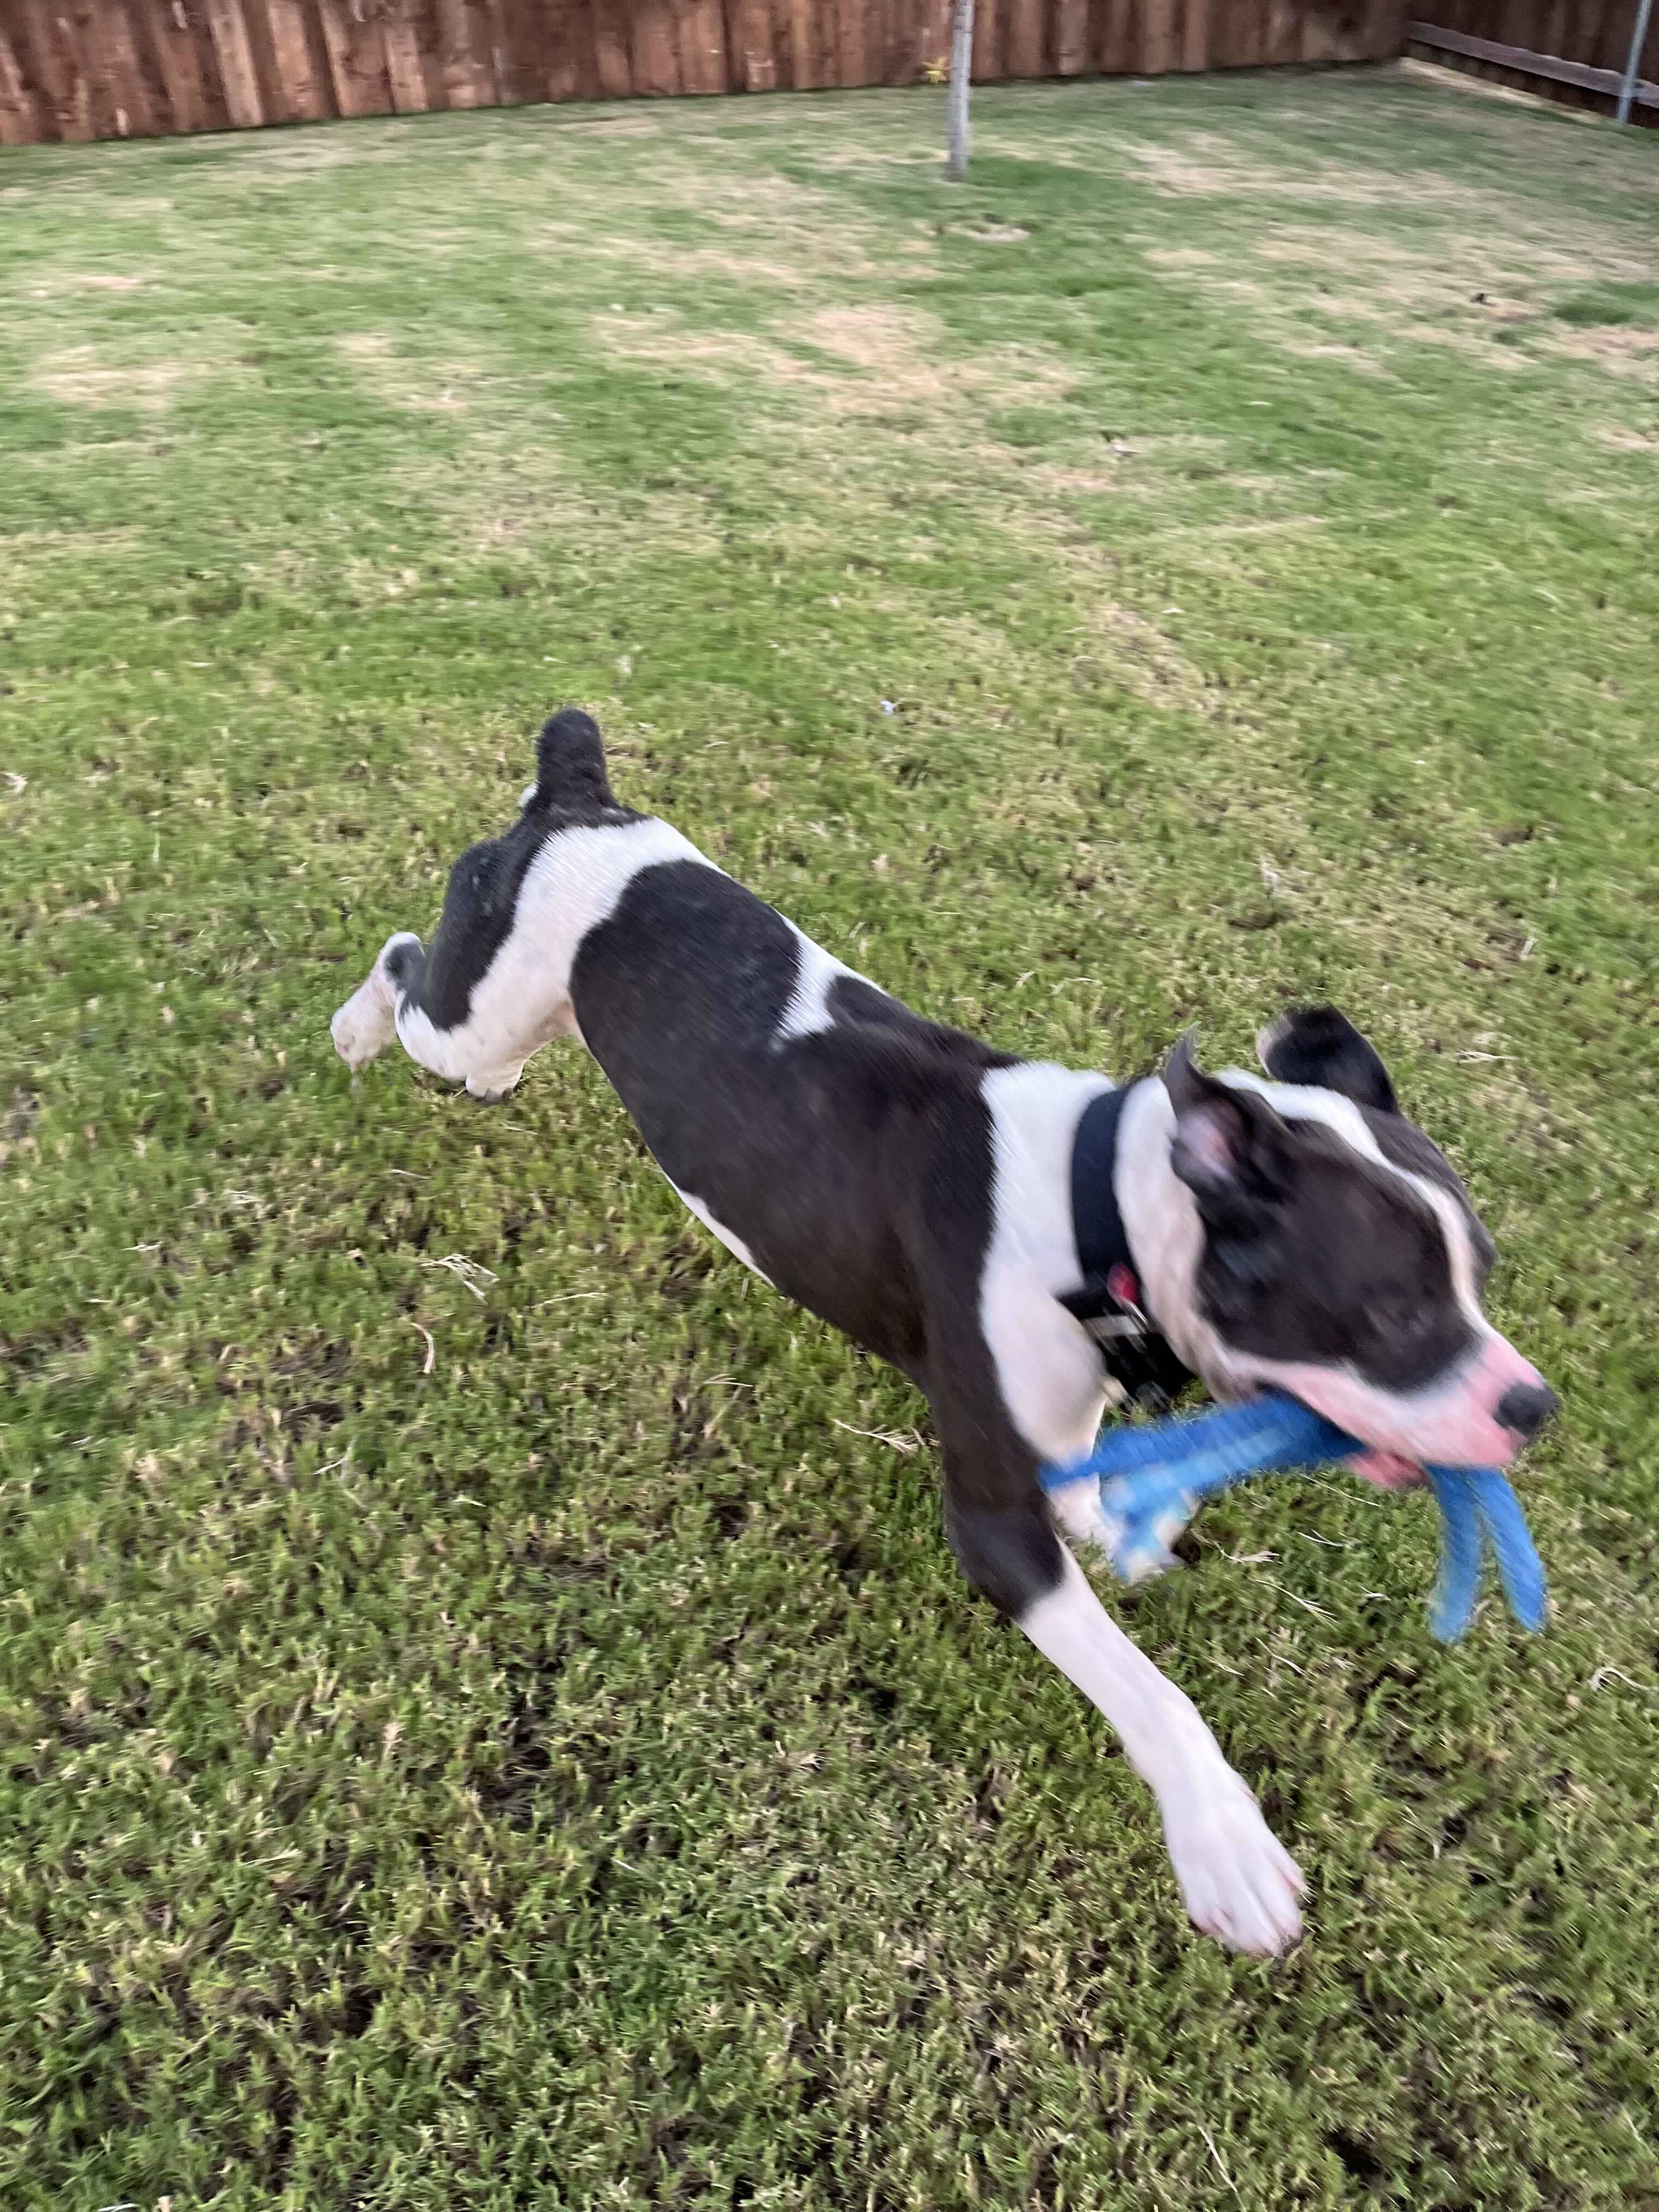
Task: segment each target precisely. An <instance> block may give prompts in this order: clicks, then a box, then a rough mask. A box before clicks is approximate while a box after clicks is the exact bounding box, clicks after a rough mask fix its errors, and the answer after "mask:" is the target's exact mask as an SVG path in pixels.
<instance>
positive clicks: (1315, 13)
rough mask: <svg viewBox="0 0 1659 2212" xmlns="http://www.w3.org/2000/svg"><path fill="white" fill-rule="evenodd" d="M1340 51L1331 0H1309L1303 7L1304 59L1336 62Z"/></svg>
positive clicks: (1307, 60) (1306, 60)
mask: <svg viewBox="0 0 1659 2212" xmlns="http://www.w3.org/2000/svg"><path fill="white" fill-rule="evenodd" d="M1340 52H1341V48H1340V46H1339V44H1338V43H1337V37H1336V26H1335V23H1334V21H1333V15H1332V8H1331V0H1308V4H1307V5H1305V6H1304V8H1303V9H1302V58H1303V60H1304V62H1334V61H1335V60H1336V58H1337V57H1338V56H1339V54H1340Z"/></svg>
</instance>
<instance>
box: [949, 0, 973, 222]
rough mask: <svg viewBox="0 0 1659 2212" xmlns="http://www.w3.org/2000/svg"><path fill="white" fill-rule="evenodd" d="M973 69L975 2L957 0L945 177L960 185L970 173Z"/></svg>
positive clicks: (952, 42)
mask: <svg viewBox="0 0 1659 2212" xmlns="http://www.w3.org/2000/svg"><path fill="white" fill-rule="evenodd" d="M973 68H974V0H956V9H955V16H954V20H953V21H952V23H951V141H950V149H949V151H948V152H947V153H946V155H945V175H946V176H947V177H949V178H951V180H952V181H953V182H954V183H956V184H960V183H961V182H962V180H963V178H964V177H965V176H966V175H967V173H968V80H969V77H970V76H972V74H973Z"/></svg>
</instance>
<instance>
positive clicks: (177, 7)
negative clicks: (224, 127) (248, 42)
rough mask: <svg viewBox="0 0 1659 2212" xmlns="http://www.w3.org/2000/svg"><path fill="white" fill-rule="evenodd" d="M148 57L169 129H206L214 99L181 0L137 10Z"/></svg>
mask: <svg viewBox="0 0 1659 2212" xmlns="http://www.w3.org/2000/svg"><path fill="white" fill-rule="evenodd" d="M141 15H142V19H143V33H144V37H145V39H146V40H147V41H148V43H149V53H150V60H151V62H152V64H153V65H154V67H155V74H156V76H157V78H158V79H159V81H160V83H161V104H162V105H164V106H165V107H166V110H167V129H168V130H169V131H210V130H211V129H212V128H213V125H214V121H215V112H214V110H215V106H216V102H215V100H214V99H213V98H212V96H211V94H210V89H209V85H210V79H211V76H212V74H213V73H212V72H211V71H206V72H205V73H204V67H203V61H202V52H201V48H200V46H198V44H197V40H196V38H195V35H194V33H192V31H191V24H190V17H189V15H188V14H187V13H186V11H185V4H184V0H160V4H158V5H152V6H149V7H146V8H144V9H142V10H141Z"/></svg>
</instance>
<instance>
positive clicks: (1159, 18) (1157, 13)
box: [1138, 0, 1180, 76]
mask: <svg viewBox="0 0 1659 2212" xmlns="http://www.w3.org/2000/svg"><path fill="white" fill-rule="evenodd" d="M1179 63H1180V45H1179V34H1178V23H1177V19H1176V0H1141V5H1140V62H1139V71H1138V73H1139V75H1140V76H1164V75H1165V74H1166V73H1167V72H1168V71H1169V70H1173V69H1176V68H1177V67H1178V66H1179Z"/></svg>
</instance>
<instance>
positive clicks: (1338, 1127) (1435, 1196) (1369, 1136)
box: [1220, 1067, 1498, 1337]
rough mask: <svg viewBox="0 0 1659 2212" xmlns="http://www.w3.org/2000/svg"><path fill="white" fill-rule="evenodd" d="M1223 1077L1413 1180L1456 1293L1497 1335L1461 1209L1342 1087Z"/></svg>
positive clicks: (1244, 1073) (1234, 1070)
mask: <svg viewBox="0 0 1659 2212" xmlns="http://www.w3.org/2000/svg"><path fill="white" fill-rule="evenodd" d="M1220 1080H1221V1081H1222V1082H1223V1083H1230V1084H1231V1085H1232V1086H1233V1088H1234V1089H1235V1090H1237V1091H1259V1092H1260V1093H1261V1097H1264V1098H1265V1099H1266V1100H1267V1103H1268V1104H1269V1105H1270V1106H1271V1107H1272V1108H1273V1111H1274V1112H1275V1113H1276V1114H1277V1115H1279V1118H1280V1119H1281V1121H1322V1122H1323V1123H1324V1125H1325V1127H1327V1128H1328V1129H1331V1130H1334V1132H1335V1133H1336V1134H1337V1135H1338V1136H1339V1137H1340V1138H1341V1139H1342V1140H1343V1142H1344V1143H1345V1144H1347V1145H1351V1146H1352V1147H1353V1149H1354V1151H1355V1152H1358V1153H1359V1154H1360V1155H1361V1157H1362V1158H1365V1159H1368V1160H1369V1161H1370V1163H1371V1164H1372V1165H1373V1166H1374V1167H1379V1168H1382V1169H1383V1170H1384V1171H1385V1172H1386V1173H1387V1174H1389V1175H1392V1176H1399V1178H1400V1180H1401V1182H1403V1183H1406V1184H1408V1185H1409V1186H1410V1188H1412V1189H1413V1190H1414V1191H1415V1192H1416V1193H1417V1194H1418V1196H1419V1198H1420V1199H1421V1200H1423V1202H1424V1204H1425V1206H1429V1207H1430V1208H1431V1210H1432V1212H1433V1213H1434V1217H1435V1218H1436V1219H1437V1221H1438V1222H1439V1224H1440V1228H1441V1233H1442V1234H1443V1237H1445V1240H1446V1257H1447V1261H1448V1262H1449V1265H1450V1267H1451V1279H1452V1291H1453V1294H1454V1296H1455V1297H1456V1300H1457V1303H1458V1304H1459V1306H1460V1307H1462V1311H1463V1315H1464V1318H1465V1319H1466V1320H1467V1321H1468V1324H1469V1326H1470V1328H1473V1329H1474V1330H1475V1332H1476V1333H1477V1334H1479V1335H1480V1336H1482V1337H1486V1336H1495V1335H1496V1334H1498V1332H1497V1330H1496V1329H1494V1328H1493V1327H1492V1323H1491V1322H1489V1321H1488V1320H1487V1319H1486V1316H1485V1314H1483V1313H1482V1312H1481V1310H1480V1290H1479V1287H1478V1284H1479V1277H1478V1274H1477V1273H1476V1269H1475V1264H1474V1240H1473V1239H1472V1238H1471V1237H1470V1235H1469V1225H1468V1219H1467V1218H1466V1216H1465V1214H1464V1212H1463V1209H1462V1206H1460V1205H1459V1204H1458V1202H1457V1200H1455V1198H1454V1197H1453V1196H1452V1194H1451V1193H1450V1192H1449V1190H1446V1189H1443V1188H1442V1187H1441V1185H1440V1184H1438V1183H1437V1182H1430V1181H1429V1180H1428V1178H1427V1177H1426V1176H1420V1175H1413V1172H1412V1170H1410V1169H1409V1168H1402V1167H1401V1166H1400V1165H1399V1164H1398V1163H1397V1162H1396V1161H1394V1160H1391V1159H1389V1157H1388V1155H1387V1154H1386V1153H1385V1152H1383V1148H1382V1146H1380V1145H1379V1144H1378V1143H1377V1141H1376V1134H1375V1133H1374V1132H1373V1130H1372V1128H1371V1126H1370V1122H1369V1121H1367V1120H1366V1119H1365V1117H1364V1115H1363V1114H1362V1113H1361V1112H1360V1110H1359V1109H1358V1106H1357V1105H1356V1104H1355V1103H1354V1102H1353V1100H1352V1098H1345V1097H1343V1096H1342V1094H1341V1093H1340V1091H1322V1090H1320V1089H1319V1088H1317V1087H1316V1085H1312V1084H1304V1083H1273V1082H1269V1081H1268V1080H1267V1079H1265V1078H1264V1077H1262V1076H1260V1075H1253V1074H1251V1073H1249V1070H1248V1069H1247V1068H1242V1067H1229V1068H1226V1069H1224V1071H1223V1072H1222V1074H1221V1077H1220Z"/></svg>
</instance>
